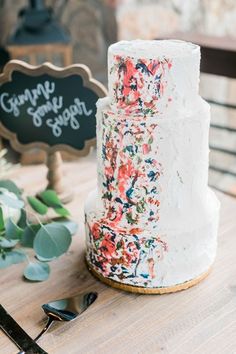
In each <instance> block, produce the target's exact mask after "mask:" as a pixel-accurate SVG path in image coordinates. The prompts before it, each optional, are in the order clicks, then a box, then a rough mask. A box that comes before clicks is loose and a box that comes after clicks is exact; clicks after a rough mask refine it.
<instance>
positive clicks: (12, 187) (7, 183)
mask: <svg viewBox="0 0 236 354" xmlns="http://www.w3.org/2000/svg"><path fill="white" fill-rule="evenodd" d="M0 188H6V189H7V190H8V191H9V192H12V193H14V194H16V195H17V196H18V197H19V196H20V195H21V194H22V191H21V190H20V189H19V188H18V187H17V185H16V184H15V183H14V182H12V181H11V180H9V179H4V180H3V179H2V180H0Z"/></svg>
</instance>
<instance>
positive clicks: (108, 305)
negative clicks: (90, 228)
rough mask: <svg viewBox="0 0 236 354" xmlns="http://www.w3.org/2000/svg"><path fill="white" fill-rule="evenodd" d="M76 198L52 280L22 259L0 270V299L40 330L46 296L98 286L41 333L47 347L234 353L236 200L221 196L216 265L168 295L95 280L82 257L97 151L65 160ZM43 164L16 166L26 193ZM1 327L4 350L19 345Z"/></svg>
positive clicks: (71, 353)
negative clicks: (80, 310) (80, 306)
mask: <svg viewBox="0 0 236 354" xmlns="http://www.w3.org/2000/svg"><path fill="white" fill-rule="evenodd" d="M64 169H66V172H67V176H68V180H69V183H68V185H71V186H73V187H74V192H75V195H76V197H75V199H74V200H73V202H71V203H70V205H69V206H68V207H69V208H70V210H71V212H72V215H73V218H74V220H77V221H78V222H79V223H80V227H79V232H78V235H76V236H74V239H73V244H72V246H71V248H70V251H69V252H68V253H67V254H66V255H64V256H62V257H61V258H60V259H58V260H56V261H54V262H53V263H52V272H51V276H50V278H49V280H48V281H46V282H43V283H29V282H24V281H23V280H22V270H23V268H24V264H19V265H15V266H11V267H10V268H8V269H5V270H1V272H0V286H1V288H0V302H1V303H2V305H3V306H4V307H6V309H7V310H8V311H9V312H10V314H11V315H12V316H13V317H14V318H15V319H16V320H17V321H18V322H19V324H20V325H21V326H22V327H23V328H24V329H25V330H26V331H27V332H28V333H29V334H30V335H31V336H32V337H34V336H36V334H38V332H39V331H40V330H41V328H42V326H43V324H44V320H45V318H44V313H43V312H42V310H41V307H40V306H41V304H43V303H45V302H48V301H49V300H52V299H56V298H63V297H66V296H68V295H73V294H76V293H78V292H82V291H85V290H86V291H88V290H94V291H97V292H98V293H99V297H98V299H97V301H96V302H95V303H94V304H93V305H92V306H91V307H90V308H89V309H88V310H87V311H86V312H85V313H84V314H82V315H81V316H80V317H79V318H78V319H77V320H76V321H74V322H70V323H66V324H62V323H58V324H55V325H54V327H52V329H51V330H50V331H49V332H48V333H47V334H45V336H44V337H42V339H41V340H40V345H41V346H42V347H43V348H44V349H45V350H46V351H47V352H48V353H50V354H64V353H66V354H80V353H83V354H87V353H91V354H100V353H101V354H111V353H117V354H125V353H127V354H133V353H135V354H136V353H140V354H141V353H151V354H153V353H176V354H183V353H186V354H192V353H199V354H200V353H201V354H202V353H203V354H207V353H209V354H213V353H214V354H217V353H219V354H232V353H236V200H233V199H232V198H230V197H226V196H224V195H222V194H219V198H220V200H221V202H222V208H221V222H220V231H219V248H218V256H217V259H216V262H215V265H214V268H213V271H212V273H211V274H210V275H209V277H208V278H206V279H205V280H204V281H203V282H202V283H200V284H199V285H197V286H196V287H193V288H191V289H189V290H186V291H182V292H179V293H175V294H169V295H135V294H130V293H125V292H122V291H118V290H115V289H112V288H110V287H108V286H106V285H104V284H102V283H100V282H99V281H97V280H96V279H95V278H93V276H92V275H91V274H90V273H89V272H88V270H87V268H86V266H85V263H84V231H83V224H82V220H83V203H84V199H85V197H86V195H87V194H88V192H89V191H90V190H91V188H93V187H94V186H95V184H96V165H95V162H94V157H93V156H90V157H87V158H83V159H82V158H81V159H80V160H79V161H76V162H72V163H68V164H66V165H64ZM45 174H46V168H45V167H43V166H30V167H29V166H27V167H21V168H19V169H18V170H16V171H15V172H13V173H12V177H14V179H15V181H16V182H17V183H18V184H19V185H20V186H22V187H25V189H26V190H27V192H28V193H31V192H35V191H37V190H38V189H40V188H43V187H44V186H45V182H46V180H45ZM16 352H17V349H16V347H15V346H14V345H13V344H12V343H11V342H10V341H9V339H8V338H7V337H6V336H5V335H3V334H2V333H1V334H0V353H1V354H13V353H16Z"/></svg>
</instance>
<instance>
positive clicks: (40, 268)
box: [24, 262, 50, 281]
mask: <svg viewBox="0 0 236 354" xmlns="http://www.w3.org/2000/svg"><path fill="white" fill-rule="evenodd" d="M49 274H50V267H49V265H48V264H47V263H41V262H37V263H32V262H30V263H29V264H28V265H27V267H26V268H25V270H24V277H25V278H26V279H28V280H31V281H44V280H47V279H48V277H49Z"/></svg>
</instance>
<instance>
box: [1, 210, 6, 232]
mask: <svg viewBox="0 0 236 354" xmlns="http://www.w3.org/2000/svg"><path fill="white" fill-rule="evenodd" d="M4 229H5V223H4V219H3V212H2V208H1V207H0V231H2V230H4Z"/></svg>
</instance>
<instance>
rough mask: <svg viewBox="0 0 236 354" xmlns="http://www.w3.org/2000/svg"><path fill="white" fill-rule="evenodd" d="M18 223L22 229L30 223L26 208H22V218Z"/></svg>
mask: <svg viewBox="0 0 236 354" xmlns="http://www.w3.org/2000/svg"><path fill="white" fill-rule="evenodd" d="M17 225H18V226H19V227H20V228H21V229H24V228H25V227H26V226H27V225H28V224H27V215H26V211H25V210H24V209H21V214H20V220H19V221H18V223H17Z"/></svg>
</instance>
